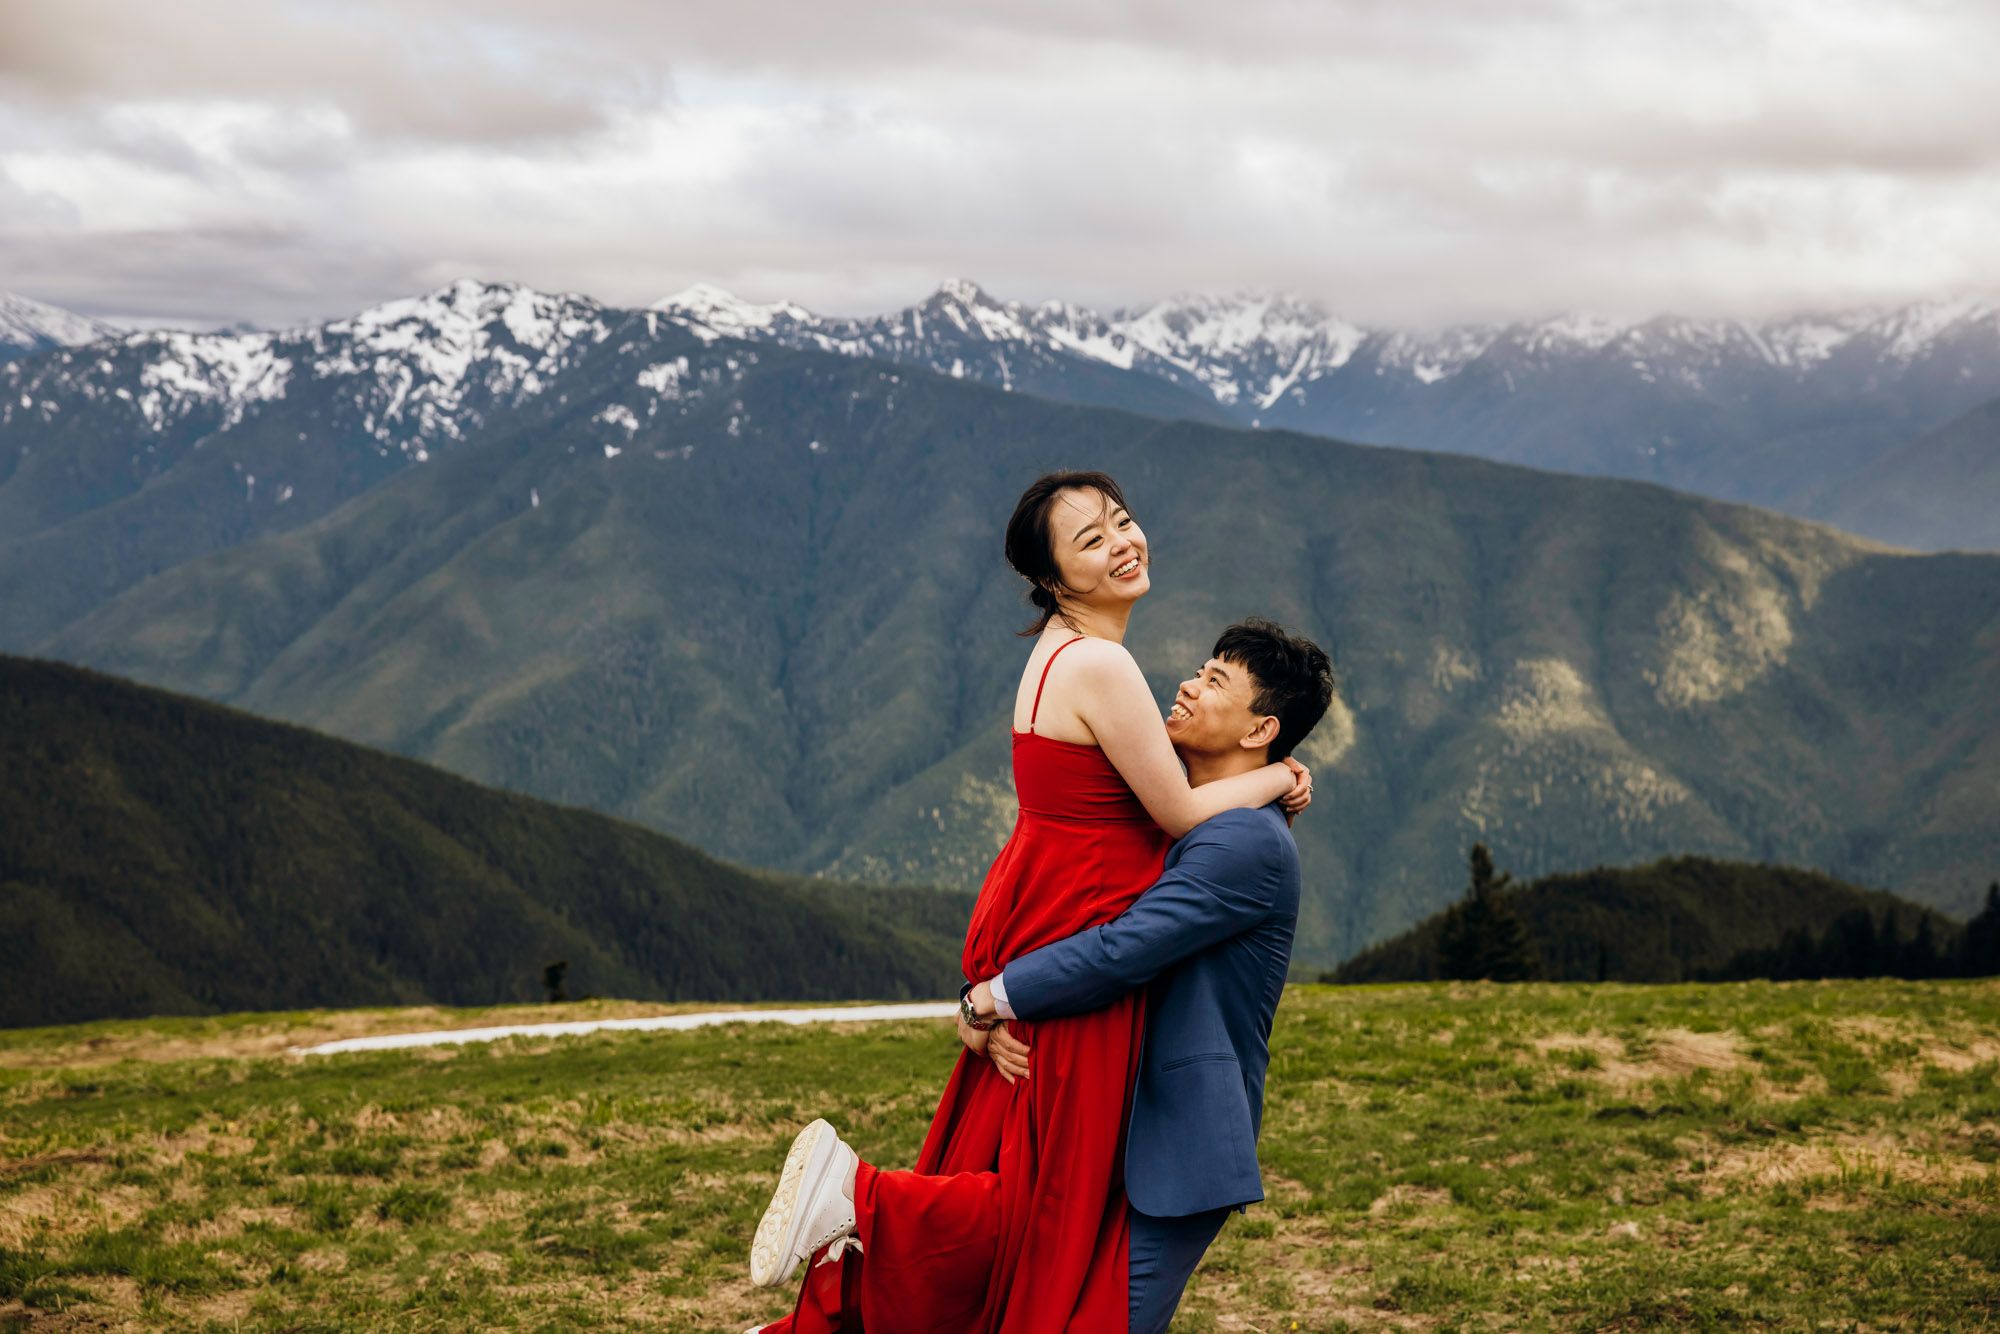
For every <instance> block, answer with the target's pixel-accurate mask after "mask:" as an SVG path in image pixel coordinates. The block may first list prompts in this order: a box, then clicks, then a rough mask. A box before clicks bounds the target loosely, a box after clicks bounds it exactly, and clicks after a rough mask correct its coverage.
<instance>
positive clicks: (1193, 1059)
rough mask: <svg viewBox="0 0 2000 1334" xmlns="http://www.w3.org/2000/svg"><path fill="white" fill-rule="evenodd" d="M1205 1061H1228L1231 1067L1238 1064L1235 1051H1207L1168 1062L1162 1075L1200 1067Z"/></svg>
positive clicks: (1163, 1068) (1177, 1057)
mask: <svg viewBox="0 0 2000 1334" xmlns="http://www.w3.org/2000/svg"><path fill="white" fill-rule="evenodd" d="M1204 1061H1228V1062H1229V1063H1230V1064H1231V1065H1234V1064H1235V1063H1236V1053H1235V1052H1233V1051H1205V1052H1202V1053H1200V1054H1198V1055H1195V1056H1176V1057H1175V1058H1174V1059H1173V1060H1171V1061H1168V1062H1167V1063H1166V1064H1165V1065H1162V1066H1161V1067H1160V1073H1161V1074H1165V1073H1166V1072H1167V1071H1169V1070H1178V1069H1180V1068H1181V1067H1182V1066H1184V1065H1200V1064H1201V1063H1202V1062H1204Z"/></svg>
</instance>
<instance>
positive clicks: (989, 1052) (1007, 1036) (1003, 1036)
mask: <svg viewBox="0 0 2000 1334" xmlns="http://www.w3.org/2000/svg"><path fill="white" fill-rule="evenodd" d="M981 1036H982V1037H985V1038H987V1039H988V1042H987V1044H986V1059H987V1060H989V1061H991V1062H993V1068H994V1069H995V1070H997V1071H998V1072H999V1074H1000V1078H1002V1079H1004V1080H1006V1081H1007V1082H1008V1083H1009V1084H1011V1083H1013V1082H1014V1081H1015V1080H1017V1079H1026V1078H1027V1077H1028V1044H1027V1043H1025V1042H1023V1041H1021V1039H1019V1038H1017V1037H1015V1036H1014V1035H1013V1033H1012V1032H1010V1031H1009V1030H1008V1028H1007V1025H1006V1024H1004V1023H1000V1024H995V1025H994V1026H993V1027H992V1028H990V1029H988V1030H987V1031H986V1032H985V1033H983V1034H982V1035H981Z"/></svg>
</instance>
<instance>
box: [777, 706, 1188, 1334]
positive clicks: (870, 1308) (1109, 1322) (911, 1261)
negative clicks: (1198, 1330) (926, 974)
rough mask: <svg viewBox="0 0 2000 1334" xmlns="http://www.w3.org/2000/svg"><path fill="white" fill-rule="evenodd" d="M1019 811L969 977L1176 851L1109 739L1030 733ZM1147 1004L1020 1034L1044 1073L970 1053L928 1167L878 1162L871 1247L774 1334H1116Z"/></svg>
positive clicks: (823, 1275) (1149, 872)
mask: <svg viewBox="0 0 2000 1334" xmlns="http://www.w3.org/2000/svg"><path fill="white" fill-rule="evenodd" d="M1014 770H1015V786H1016V790H1017V791H1018V792H1019V793H1020V795H1021V816H1020V819H1019V821H1018V822H1017V823H1016V825H1015V827H1014V833H1013V836H1012V837H1011V838H1009V839H1008V841H1007V846H1006V847H1005V848H1003V849H1002V850H1001V852H1000V856H999V858H998V859H997V860H996V861H995V862H994V864H993V869H992V870H991V871H989V872H988V873H987V877H986V881H985V884H984V885H983V886H982V887H981V889H980V894H979V902H978V905H977V906H976V907H975V909H974V910H973V917H972V924H971V926H970V928H969V929H968V931H967V933H966V945H965V955H964V959H963V964H964V968H965V975H966V976H967V977H969V978H974V979H983V978H990V977H993V976H995V975H996V974H998V973H999V972H1000V970H1001V969H1002V968H1003V967H1004V966H1005V965H1006V963H1007V962H1008V961H1009V960H1011V959H1016V958H1019V957H1020V956H1021V955H1023V954H1025V953H1027V952H1028V951H1029V950H1032V949H1036V948H1038V947H1040V946H1042V945H1047V944H1051V943H1053V942H1055V941H1057V940H1061V939H1064V938H1065V937H1067V936H1071V935H1074V934H1075V933H1076V932H1078V931H1081V930H1084V929H1086V928H1088V927H1091V926H1095V925H1098V924H1100V923H1103V922H1106V921H1109V920H1110V919H1111V918H1113V917H1116V916H1117V915H1118V914H1119V913H1120V912H1123V911H1124V910H1125V908H1127V907H1128V906H1130V904H1131V902H1132V900H1134V899H1136V898H1137V897H1138V896H1139V895H1140V894H1141V893H1143V892H1144V891H1145V890H1146V888H1147V887H1148V886H1150V885H1151V884H1152V883H1153V881H1154V880H1156V879H1157V878H1158V877H1159V873H1160V869H1161V867H1162V865H1163V863H1164V861H1165V858H1166V852H1167V847H1168V845H1169V843H1170V842H1171V840H1170V839H1169V838H1168V837H1167V835H1166V834H1165V833H1164V832H1163V831H1162V830H1161V829H1160V828H1159V827H1158V826H1157V825H1155V824H1153V822H1152V821H1151V819H1149V818H1148V817H1147V816H1146V815H1145V811H1144V808H1143V807H1140V806H1139V804H1138V801H1137V800H1136V799H1135V798H1134V797H1133V796H1132V794H1131V791H1130V790H1129V789H1128V788H1126V786H1125V784H1124V781H1123V780H1122V779H1121V778H1119V776H1118V773H1117V770H1116V769H1114V768H1113V767H1112V766H1111V764H1110V762H1109V761H1108V760H1106V759H1105V758H1104V756H1103V754H1102V752H1100V751H1098V750H1097V749H1096V748H1095V747H1090V746H1075V745H1069V744H1067V743H1064V742H1060V741H1053V740H1050V739H1049V738H1046V737H1038V736H1034V735H1032V734H1016V736H1015V751H1014ZM1144 1020H1145V1008H1144V1000H1143V998H1142V997H1140V996H1128V997H1126V998H1124V999H1123V1000H1120V1001H1118V1002H1116V1003H1115V1004H1113V1005H1111V1006H1109V1007H1107V1008H1105V1009H1102V1010H1097V1011H1093V1012H1092V1013H1090V1014H1083V1015H1076V1016H1073V1017H1070V1018H1066V1019H1056V1020H1048V1021H1045V1022H1042V1023H1036V1024H1026V1023H1021V1024H1015V1025H1011V1027H1012V1028H1013V1029H1014V1031H1015V1032H1016V1034H1017V1035H1018V1036H1020V1037H1021V1038H1022V1039H1023V1040H1024V1041H1026V1042H1027V1043H1028V1044H1029V1047H1030V1049H1031V1055H1030V1058H1029V1063H1030V1070H1031V1073H1030V1077H1029V1079H1028V1080H1027V1081H1026V1082H1024V1083H1020V1084H1015V1085H1011V1086H1010V1085H1008V1084H1007V1083H1006V1081H1004V1080H1002V1079H1001V1078H1000V1077H999V1075H998V1074H996V1073H995V1072H994V1069H993V1066H992V1063H991V1062H989V1061H987V1060H985V1059H983V1058H981V1057H976V1056H973V1055H971V1054H970V1053H961V1054H960V1056H959V1060H958V1065H957V1067H956V1068H955V1069H954V1070H953V1071H952V1075H951V1081H950V1083H949V1084H947V1085H946V1087H945V1092H944V1097H943V1099H942V1100H941V1101H940V1102H939V1104H938V1109H937V1112H936V1114H935V1115H934V1116H933V1117H932V1119H931V1127H930V1133H929V1135H928V1136H927V1137H926V1138H925V1140H924V1147H923V1151H922V1153H921V1154H919V1155H918V1159H917V1166H916V1170H915V1171H911V1172H885V1171H879V1170H876V1169H874V1168H871V1167H868V1166H865V1165H864V1166H863V1167H862V1168H861V1170H860V1172H859V1173H858V1174H857V1179H856V1183H855V1184H856V1191H855V1195H856V1200H855V1206H856V1207H855V1213H856V1219H857V1222H858V1224H859V1228H858V1232H859V1236H860V1240H861V1243H862V1251H861V1253H859V1254H857V1253H856V1252H854V1251H852V1250H848V1251H846V1252H845V1254H843V1255H842V1256H841V1258H840V1259H839V1260H838V1261H836V1262H832V1263H826V1262H823V1261H824V1258H825V1257H824V1256H823V1255H822V1256H815V1257H813V1258H812V1260H810V1261H808V1263H809V1265H810V1266H811V1267H810V1268H809V1269H808V1270H807V1272H806V1279H805V1282H804V1284H803V1286H802V1289H801V1291H800V1295H799V1304H798V1307H797V1309H796V1310H795V1312H794V1313H793V1315H792V1316H790V1317H788V1318H787V1319H786V1320H784V1321H780V1322H779V1323H777V1324H775V1325H772V1326H770V1327H769V1329H770V1330H771V1332H772V1334H833V1332H834V1331H840V1332H841V1334H861V1332H862V1331H865V1332H866V1334H1000V1332H1004V1334H1054V1332H1055V1331H1075V1334H1106V1331H1115V1330H1122V1329H1124V1328H1125V1326H1126V1322H1127V1320H1128V1315H1129V1301H1130V1299H1129V1288H1128V1283H1127V1276H1126V1245H1127V1240H1128V1236H1127V1228H1126V1205H1125V1191H1124V1161H1123V1159H1124V1151H1123V1149H1124V1139H1125V1122H1126V1117H1127V1114H1128V1112H1129V1110H1130V1107H1129V1103H1130V1097H1131V1089H1132V1080H1133V1077H1134V1075H1135V1074H1136V1072H1137V1070H1138V1061H1139V1043H1140V1038H1141V1036H1142V1028H1143V1024H1144Z"/></svg>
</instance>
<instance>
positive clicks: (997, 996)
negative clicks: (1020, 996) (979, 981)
mask: <svg viewBox="0 0 2000 1334" xmlns="http://www.w3.org/2000/svg"><path fill="white" fill-rule="evenodd" d="M986 987H987V990H989V991H991V992H992V993H993V1012H994V1013H995V1014H997V1015H999V1016H1000V1017H1001V1018H1002V1019H1013V1018H1015V1017H1016V1016H1015V1014H1014V1007H1013V1006H1011V1005H1009V1004H1008V1003H1007V974H1006V973H1004V972H1003V973H1001V974H1000V976H998V977H996V978H994V979H993V980H992V981H991V982H988V983H987V984H986Z"/></svg>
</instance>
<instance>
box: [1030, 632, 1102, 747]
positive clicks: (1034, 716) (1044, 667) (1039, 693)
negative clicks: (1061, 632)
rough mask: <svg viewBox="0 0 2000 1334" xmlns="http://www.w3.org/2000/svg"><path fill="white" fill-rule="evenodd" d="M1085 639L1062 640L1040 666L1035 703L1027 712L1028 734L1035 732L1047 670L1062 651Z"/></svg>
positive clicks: (1040, 711) (1045, 685)
mask: <svg viewBox="0 0 2000 1334" xmlns="http://www.w3.org/2000/svg"><path fill="white" fill-rule="evenodd" d="M1087 638H1089V636H1087V635H1078V636H1077V637H1076V638H1075V639H1066V640H1064V641H1063V642H1062V643H1061V644H1059V645H1057V646H1056V651H1055V652H1054V653H1051V654H1049V660H1048V661H1047V662H1045V663H1043V664H1042V679H1041V680H1040V681H1037V682H1036V683H1035V703H1034V705H1033V707H1031V708H1030V709H1029V710H1028V731H1029V733H1030V734H1032V733H1033V732H1034V730H1035V719H1037V718H1039V717H1040V716H1041V713H1042V691H1044V690H1046V689H1047V688H1048V684H1049V668H1051V667H1053V666H1055V665H1056V659H1057V658H1059V657H1061V656H1062V651H1063V650H1064V649H1066V648H1068V647H1069V646H1070V645H1071V644H1075V643H1079V642H1081V641H1082V640H1084V639H1087Z"/></svg>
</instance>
